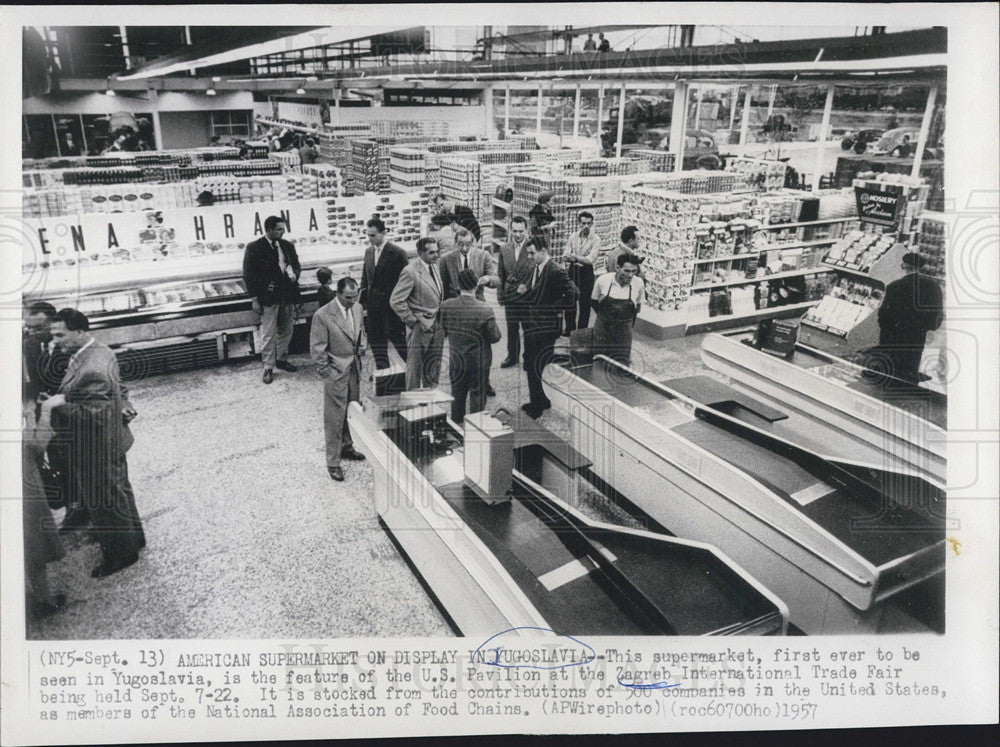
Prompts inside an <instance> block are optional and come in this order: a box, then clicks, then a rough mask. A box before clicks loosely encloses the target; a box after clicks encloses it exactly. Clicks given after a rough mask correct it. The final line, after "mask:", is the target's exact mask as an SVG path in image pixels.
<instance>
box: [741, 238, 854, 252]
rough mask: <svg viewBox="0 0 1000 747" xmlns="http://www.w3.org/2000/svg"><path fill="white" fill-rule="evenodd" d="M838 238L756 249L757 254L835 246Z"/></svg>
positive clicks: (773, 245)
mask: <svg viewBox="0 0 1000 747" xmlns="http://www.w3.org/2000/svg"><path fill="white" fill-rule="evenodd" d="M838 241H840V237H838V238H836V239H816V240H815V241H800V242H799V243H797V244H767V245H765V246H762V247H760V248H759V249H757V251H758V252H771V251H774V250H775V249H804V248H806V247H810V246H825V245H826V244H836V243H837V242H838Z"/></svg>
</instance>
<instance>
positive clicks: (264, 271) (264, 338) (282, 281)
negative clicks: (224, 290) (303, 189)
mask: <svg viewBox="0 0 1000 747" xmlns="http://www.w3.org/2000/svg"><path fill="white" fill-rule="evenodd" d="M284 233H285V222H284V221H283V220H282V219H281V218H280V217H279V216H277V215H271V216H268V217H267V218H266V219H265V220H264V236H262V237H261V238H259V239H257V240H256V241H252V242H250V243H249V244H247V248H246V251H245V252H244V254H243V284H244V285H245V286H246V289H247V293H248V294H249V295H250V297H251V298H252V299H253V310H254V311H255V312H256V313H257V314H259V315H260V343H261V345H260V347H261V350H260V357H261V361H263V363H264V383H265V384H270V383H271V382H272V381H273V380H274V369H275V368H280V369H281V370H282V371H289V372H294V371H295V370H296V367H295V366H293V365H292V364H291V363H289V362H288V343H289V342H291V340H292V329H293V324H294V319H293V313H294V310H295V304H296V303H298V300H299V275H300V274H302V267H301V266H300V265H299V256H298V254H296V252H295V247H294V246H293V245H292V244H291V242H289V241H285V240H284V239H282V238H281V237H282V236H283V235H284Z"/></svg>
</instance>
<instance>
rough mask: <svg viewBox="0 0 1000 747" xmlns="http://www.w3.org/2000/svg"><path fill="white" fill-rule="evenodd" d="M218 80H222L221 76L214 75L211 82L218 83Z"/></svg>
mask: <svg viewBox="0 0 1000 747" xmlns="http://www.w3.org/2000/svg"><path fill="white" fill-rule="evenodd" d="M220 80H222V78H220V77H219V76H218V75H216V76H215V77H214V78H212V82H213V83H218V82H219V81H220Z"/></svg>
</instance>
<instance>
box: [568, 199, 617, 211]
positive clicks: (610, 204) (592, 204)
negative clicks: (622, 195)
mask: <svg viewBox="0 0 1000 747" xmlns="http://www.w3.org/2000/svg"><path fill="white" fill-rule="evenodd" d="M621 204H622V203H621V200H619V201H618V202H576V203H574V204H572V205H567V206H566V209H567V210H569V209H570V208H589V207H592V208H596V207H614V206H615V205H621Z"/></svg>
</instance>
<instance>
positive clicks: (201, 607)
mask: <svg viewBox="0 0 1000 747" xmlns="http://www.w3.org/2000/svg"><path fill="white" fill-rule="evenodd" d="M700 339H701V338H700V337H689V338H683V339H680V340H671V341H667V342H663V343H653V342H651V341H649V340H645V339H637V340H636V344H635V349H634V362H635V365H636V367H638V368H640V369H641V370H647V371H648V370H654V371H656V373H657V377H658V378H667V377H672V376H687V375H692V374H694V373H699V372H702V373H703V372H704V369H703V368H702V367H701V363H700V360H699V359H698V355H697V349H698V345H699V343H700ZM504 345H505V343H503V341H501V343H499V344H498V345H497V347H496V349H495V351H494V360H495V361H499V360H500V359H501V358H502V356H503V352H504V350H505V347H504ZM498 356H499V357H498ZM292 360H293V361H294V362H295V363H296V364H297V365H299V366H300V369H299V371H298V372H296V373H294V374H286V373H281V372H278V373H279V374H280V375H278V376H276V378H275V381H274V383H273V384H271V385H270V386H265V385H263V384H262V383H261V381H260V363H259V362H257V361H247V362H243V363H236V364H227V365H223V366H220V367H217V368H210V369H201V370H197V371H190V372H185V373H178V374H174V375H169V376H158V377H152V378H149V379H146V380H143V381H136V382H132V383H131V384H130V388H131V396H132V401H133V403H134V404H135V406H136V408H137V409H138V411H139V417H138V418H137V419H136V421H135V422H134V423H133V431H134V433H135V436H136V443H135V446H134V447H133V448H132V450H131V451H130V452H129V473H130V476H131V478H132V484H133V486H134V488H135V493H136V500H137V503H138V505H139V510H140V513H141V515H142V520H143V525H144V527H145V528H146V536H147V538H148V542H149V544H148V547H147V549H146V550H145V551H144V552H143V553H142V556H141V558H140V560H139V562H138V563H136V564H135V565H134V566H132V567H130V568H127V569H125V570H124V571H121V572H120V573H117V574H115V575H113V576H111V577H109V578H107V579H103V580H100V581H97V580H94V579H92V578H90V572H89V571H90V568H92V567H93V565H94V564H95V563H96V562H97V560H98V555H99V550H98V547H97V545H96V544H84V543H82V542H80V541H78V540H77V539H76V538H72V539H69V540H68V541H67V550H68V552H67V554H66V557H65V558H64V559H63V560H61V561H59V562H58V563H54V564H52V565H50V566H49V578H50V579H51V580H52V583H53V587H54V589H56V590H58V591H62V592H65V593H66V595H67V598H68V602H67V606H66V608H65V609H64V610H63V611H61V612H60V613H58V614H56V615H53V616H52V617H50V618H48V619H45V620H43V621H41V622H38V623H31V624H30V626H29V629H28V637H29V638H32V639H66V640H73V639H82V640H86V639H125V638H229V639H236V638H249V639H258V638H341V637H361V636H364V637H378V636H386V637H405V636H448V635H451V630H450V628H449V627H448V625H447V624H446V623H445V621H444V619H443V618H442V616H441V615H440V613H439V612H438V611H437V609H436V608H435V606H434V605H433V603H432V602H431V601H430V599H429V598H428V597H427V595H426V593H425V592H424V590H423V589H422V588H421V586H420V584H419V583H418V581H417V579H416V578H415V577H414V575H413V573H412V572H411V570H410V568H409V567H408V566H407V564H406V563H405V561H404V560H403V559H402V558H401V557H400V556H399V554H398V553H397V552H396V550H395V548H394V547H393V545H392V543H391V542H390V540H389V538H388V537H387V536H386V534H385V533H384V532H383V530H382V529H381V527H380V526H379V524H378V521H377V517H376V514H375V511H374V507H373V503H372V498H371V494H370V491H371V485H372V473H371V467H370V466H368V464H367V463H360V464H356V463H349V464H348V465H347V467H346V469H345V475H346V478H347V479H346V481H345V482H343V483H333V482H332V481H331V480H330V478H329V476H328V475H327V472H326V468H325V460H324V455H323V424H322V406H321V390H322V384H321V382H320V380H319V379H318V378H317V377H316V375H315V371H314V367H313V366H312V364H311V363H309V362H308V360H307V359H306V358H305V356H297V357H294V356H293V359H292ZM371 366H372V362H371V359H370V356H369V358H368V359H367V360H366V371H365V377H367V375H368V373H369V370H370V368H371ZM443 370H445V371H447V366H445V367H444V368H443ZM492 380H493V385H494V387H495V388H496V390H497V392H498V395H499V396H498V397H496V398H495V399H491V400H489V402H488V406H489V409H490V410H491V411H492V410H494V409H496V408H497V407H499V406H501V405H503V406H506V407H508V408H510V409H511V410H512V411H516V410H517V408H518V407H520V404H521V403H522V402H523V401H526V399H527V391H526V383H525V380H524V373H523V371H521V370H520V368H516V369H515V368H510V369H505V370H500V369H499V368H497V367H496V366H495V367H494V369H493V371H492ZM442 386H443V387H445V388H446V387H447V385H446V384H443V385H442ZM366 390H367V391H366ZM368 392H370V385H367V387H365V386H363V388H362V396H365V395H366V393H368ZM542 422H543V423H544V424H545V425H547V426H548V427H550V428H552V429H553V430H556V431H561V430H562V429H563V428H564V427H565V423H564V422H563V421H562V420H561V419H560V417H559V415H558V414H557V413H552V412H551V411H550V412H549V413H547V414H546V415H545V416H544V419H543V420H542ZM60 513H61V512H60ZM595 513H596V514H597V517H598V518H601V519H602V520H622V521H626V520H625V519H624V517H621V516H616V515H615V513H614V510H613V508H609V507H597V508H596V510H595ZM56 518H57V520H58V519H60V518H61V516H58V515H57V517H56Z"/></svg>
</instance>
